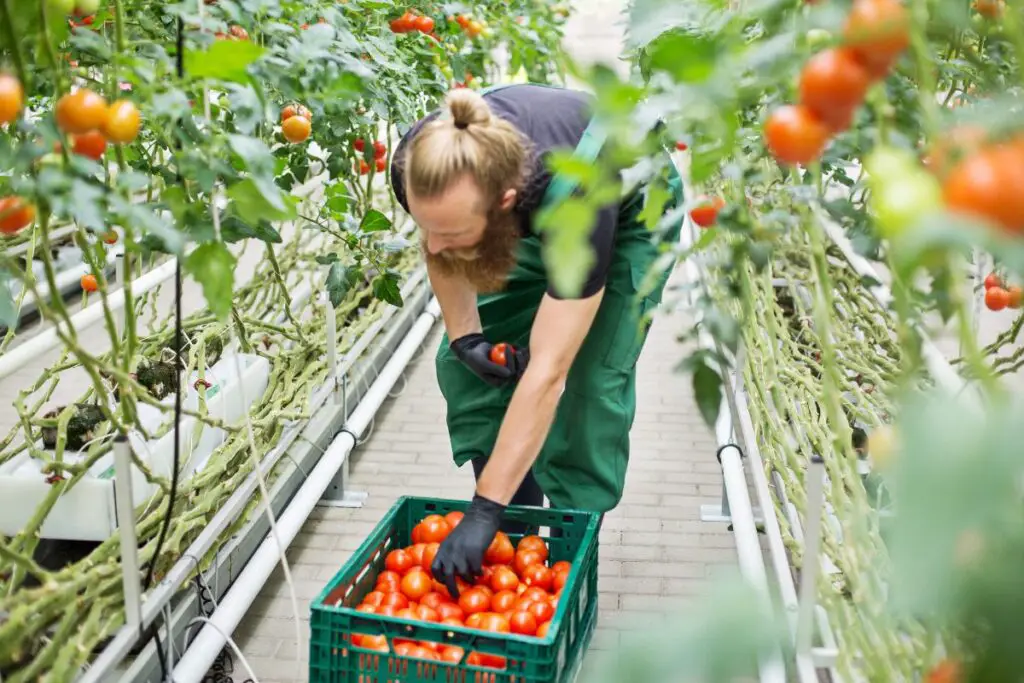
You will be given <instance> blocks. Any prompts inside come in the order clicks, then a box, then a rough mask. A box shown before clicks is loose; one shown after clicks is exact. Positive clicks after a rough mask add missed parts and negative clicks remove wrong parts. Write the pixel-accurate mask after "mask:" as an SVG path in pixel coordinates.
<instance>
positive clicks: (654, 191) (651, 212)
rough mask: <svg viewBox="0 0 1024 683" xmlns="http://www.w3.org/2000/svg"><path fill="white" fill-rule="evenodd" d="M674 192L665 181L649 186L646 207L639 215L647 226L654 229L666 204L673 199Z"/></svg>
mask: <svg viewBox="0 0 1024 683" xmlns="http://www.w3.org/2000/svg"><path fill="white" fill-rule="evenodd" d="M671 197H672V193H671V192H670V191H669V189H668V187H667V186H666V185H665V183H652V184H650V185H648V186H647V196H646V197H645V199H644V208H643V210H642V211H641V212H640V215H639V216H638V217H639V218H640V219H641V220H642V221H643V222H644V225H646V226H647V229H648V230H653V229H654V228H655V226H656V225H657V224H658V221H659V220H660V219H661V216H662V214H663V213H664V211H665V204H666V203H668V200H669V199H671Z"/></svg>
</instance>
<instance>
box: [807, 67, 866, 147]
mask: <svg viewBox="0 0 1024 683" xmlns="http://www.w3.org/2000/svg"><path fill="white" fill-rule="evenodd" d="M870 82H871V80H870V76H869V75H868V72H867V71H866V70H865V69H864V67H863V66H861V65H860V63H859V62H858V61H857V57H856V55H855V53H854V52H853V51H852V50H848V49H846V48H830V49H828V50H823V51H822V52H819V53H818V54H816V55H814V56H813V57H811V58H810V59H809V60H807V63H806V64H805V65H804V68H803V71H802V72H801V73H800V102H801V103H802V104H804V105H805V106H806V107H807V108H808V109H810V110H811V111H812V112H813V113H814V114H815V115H816V116H817V117H818V118H819V119H821V120H822V121H824V122H825V123H827V124H828V125H829V126H831V127H832V130H842V129H844V128H845V127H846V126H847V125H848V121H849V119H850V118H851V116H850V112H851V111H852V110H854V109H856V108H857V107H859V106H860V104H861V102H863V101H864V95H865V94H866V93H867V91H868V86H869V85H870Z"/></svg>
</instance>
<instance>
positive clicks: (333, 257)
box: [313, 251, 338, 276]
mask: <svg viewBox="0 0 1024 683" xmlns="http://www.w3.org/2000/svg"><path fill="white" fill-rule="evenodd" d="M313 258H314V259H315V260H316V262H317V263H319V264H320V265H321V266H329V265H331V264H332V263H337V262H338V255H337V254H335V253H334V252H333V251H332V252H331V253H329V254H317V255H316V256H314V257H313ZM328 276H330V273H328Z"/></svg>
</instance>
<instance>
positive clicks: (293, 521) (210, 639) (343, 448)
mask: <svg viewBox="0 0 1024 683" xmlns="http://www.w3.org/2000/svg"><path fill="white" fill-rule="evenodd" d="M432 303H433V302H432ZM432 310H433V309H431V308H430V307H428V309H427V311H425V312H424V313H421V314H420V317H419V318H418V319H417V320H416V322H415V323H414V324H413V326H412V329H410V330H409V333H408V334H407V335H406V336H405V339H404V340H403V341H402V343H401V344H400V345H399V347H398V348H397V349H396V350H395V353H394V354H393V355H392V356H391V359H390V360H389V361H388V363H387V364H386V365H385V366H384V368H383V370H381V373H380V375H379V376H378V377H377V379H376V380H375V381H374V383H373V385H371V387H370V389H369V390H368V391H367V393H366V395H365V396H364V397H363V400H362V401H360V402H359V405H358V406H357V407H356V409H355V410H354V411H353V412H352V416H351V419H350V420H349V421H348V423H347V424H346V427H345V430H344V431H342V432H341V433H340V434H339V435H338V436H337V437H336V438H335V439H334V441H333V442H331V445H330V446H328V447H327V451H326V452H325V453H324V455H323V457H321V458H320V461H319V462H318V463H317V466H316V467H315V468H314V469H313V471H312V472H310V474H309V476H308V477H306V482H305V483H304V484H303V485H302V487H301V488H300V489H299V491H298V492H297V493H296V494H295V496H294V498H292V500H291V502H290V503H289V505H288V507H287V509H286V510H285V511H284V514H282V515H281V516H280V517H279V518H278V520H277V525H276V526H277V532H278V538H277V539H275V538H273V537H272V536H270V535H268V536H267V538H265V539H264V541H263V543H261V544H260V547H259V548H258V549H257V550H256V552H255V553H254V554H253V556H252V558H250V560H249V561H248V562H247V563H246V565H245V569H244V570H242V573H241V574H239V576H238V578H237V579H236V580H235V583H234V585H232V587H231V589H230V590H229V591H228V592H227V593H226V594H225V595H224V597H223V598H222V599H221V601H220V603H219V604H218V606H217V609H216V610H215V611H214V613H213V615H212V616H211V617H210V620H209V622H208V623H207V625H206V626H204V627H203V629H202V630H201V631H200V632H199V635H197V636H196V638H195V640H193V641H192V643H191V644H190V645H189V647H188V649H187V650H186V651H185V655H184V657H182V658H181V661H180V662H178V665H177V666H176V667H175V668H174V672H173V674H172V677H171V680H172V681H173V682H174V683H188V682H189V681H200V680H202V679H203V677H204V676H206V674H207V672H208V671H209V670H210V666H212V664H213V661H214V660H215V659H216V658H217V655H218V654H220V651H221V650H222V649H223V648H224V644H225V643H226V642H227V640H228V636H229V635H230V634H231V633H233V632H234V630H235V628H237V627H238V624H239V623H240V622H241V621H242V619H243V618H244V617H245V615H246V612H248V610H249V607H250V606H251V605H252V603H253V600H255V599H256V596H257V595H258V594H259V592H260V590H261V589H262V588H263V585H264V584H265V583H266V582H267V579H268V578H269V577H270V574H271V573H272V572H273V571H274V569H275V568H276V567H277V565H278V562H279V561H280V558H281V554H282V553H283V552H284V551H285V550H286V549H287V548H288V546H289V545H291V542H292V541H293V540H294V539H295V536H296V534H298V532H299V530H300V529H301V528H302V526H303V525H304V524H305V523H306V520H307V519H308V518H309V514H310V513H311V512H312V511H313V508H314V507H315V506H316V504H317V502H318V501H319V500H320V499H321V497H322V496H323V494H324V491H326V490H327V487H328V485H329V484H330V482H331V480H332V479H333V478H334V475H335V474H336V473H337V472H338V470H339V469H341V466H342V465H343V464H344V463H345V461H346V459H347V458H348V455H349V453H350V452H351V451H352V449H353V447H355V444H356V440H357V439H358V438H359V436H361V435H362V432H363V431H364V430H365V429H366V428H367V426H368V425H369V424H370V421H371V420H372V419H373V416H374V415H375V414H376V412H377V410H378V409H379V408H380V406H381V405H382V404H383V403H384V401H385V400H386V399H387V396H388V393H389V392H390V391H391V389H392V388H393V387H394V385H395V383H396V382H397V381H398V378H399V376H401V374H402V372H403V371H404V370H405V368H406V366H408V364H409V361H410V360H412V357H413V355H414V354H415V353H416V350H417V349H418V348H419V347H420V345H421V344H422V343H423V342H424V340H425V339H426V337H427V334H429V332H430V330H431V328H433V326H434V323H435V322H436V320H437V318H436V316H435V314H434V313H433V312H432ZM278 541H279V542H280V545H278Z"/></svg>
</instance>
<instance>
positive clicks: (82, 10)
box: [75, 0, 100, 17]
mask: <svg viewBox="0 0 1024 683" xmlns="http://www.w3.org/2000/svg"><path fill="white" fill-rule="evenodd" d="M99 9H100V0H75V14H77V15H78V16H80V17H88V16H90V15H93V14H96V12H98V11H99Z"/></svg>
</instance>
